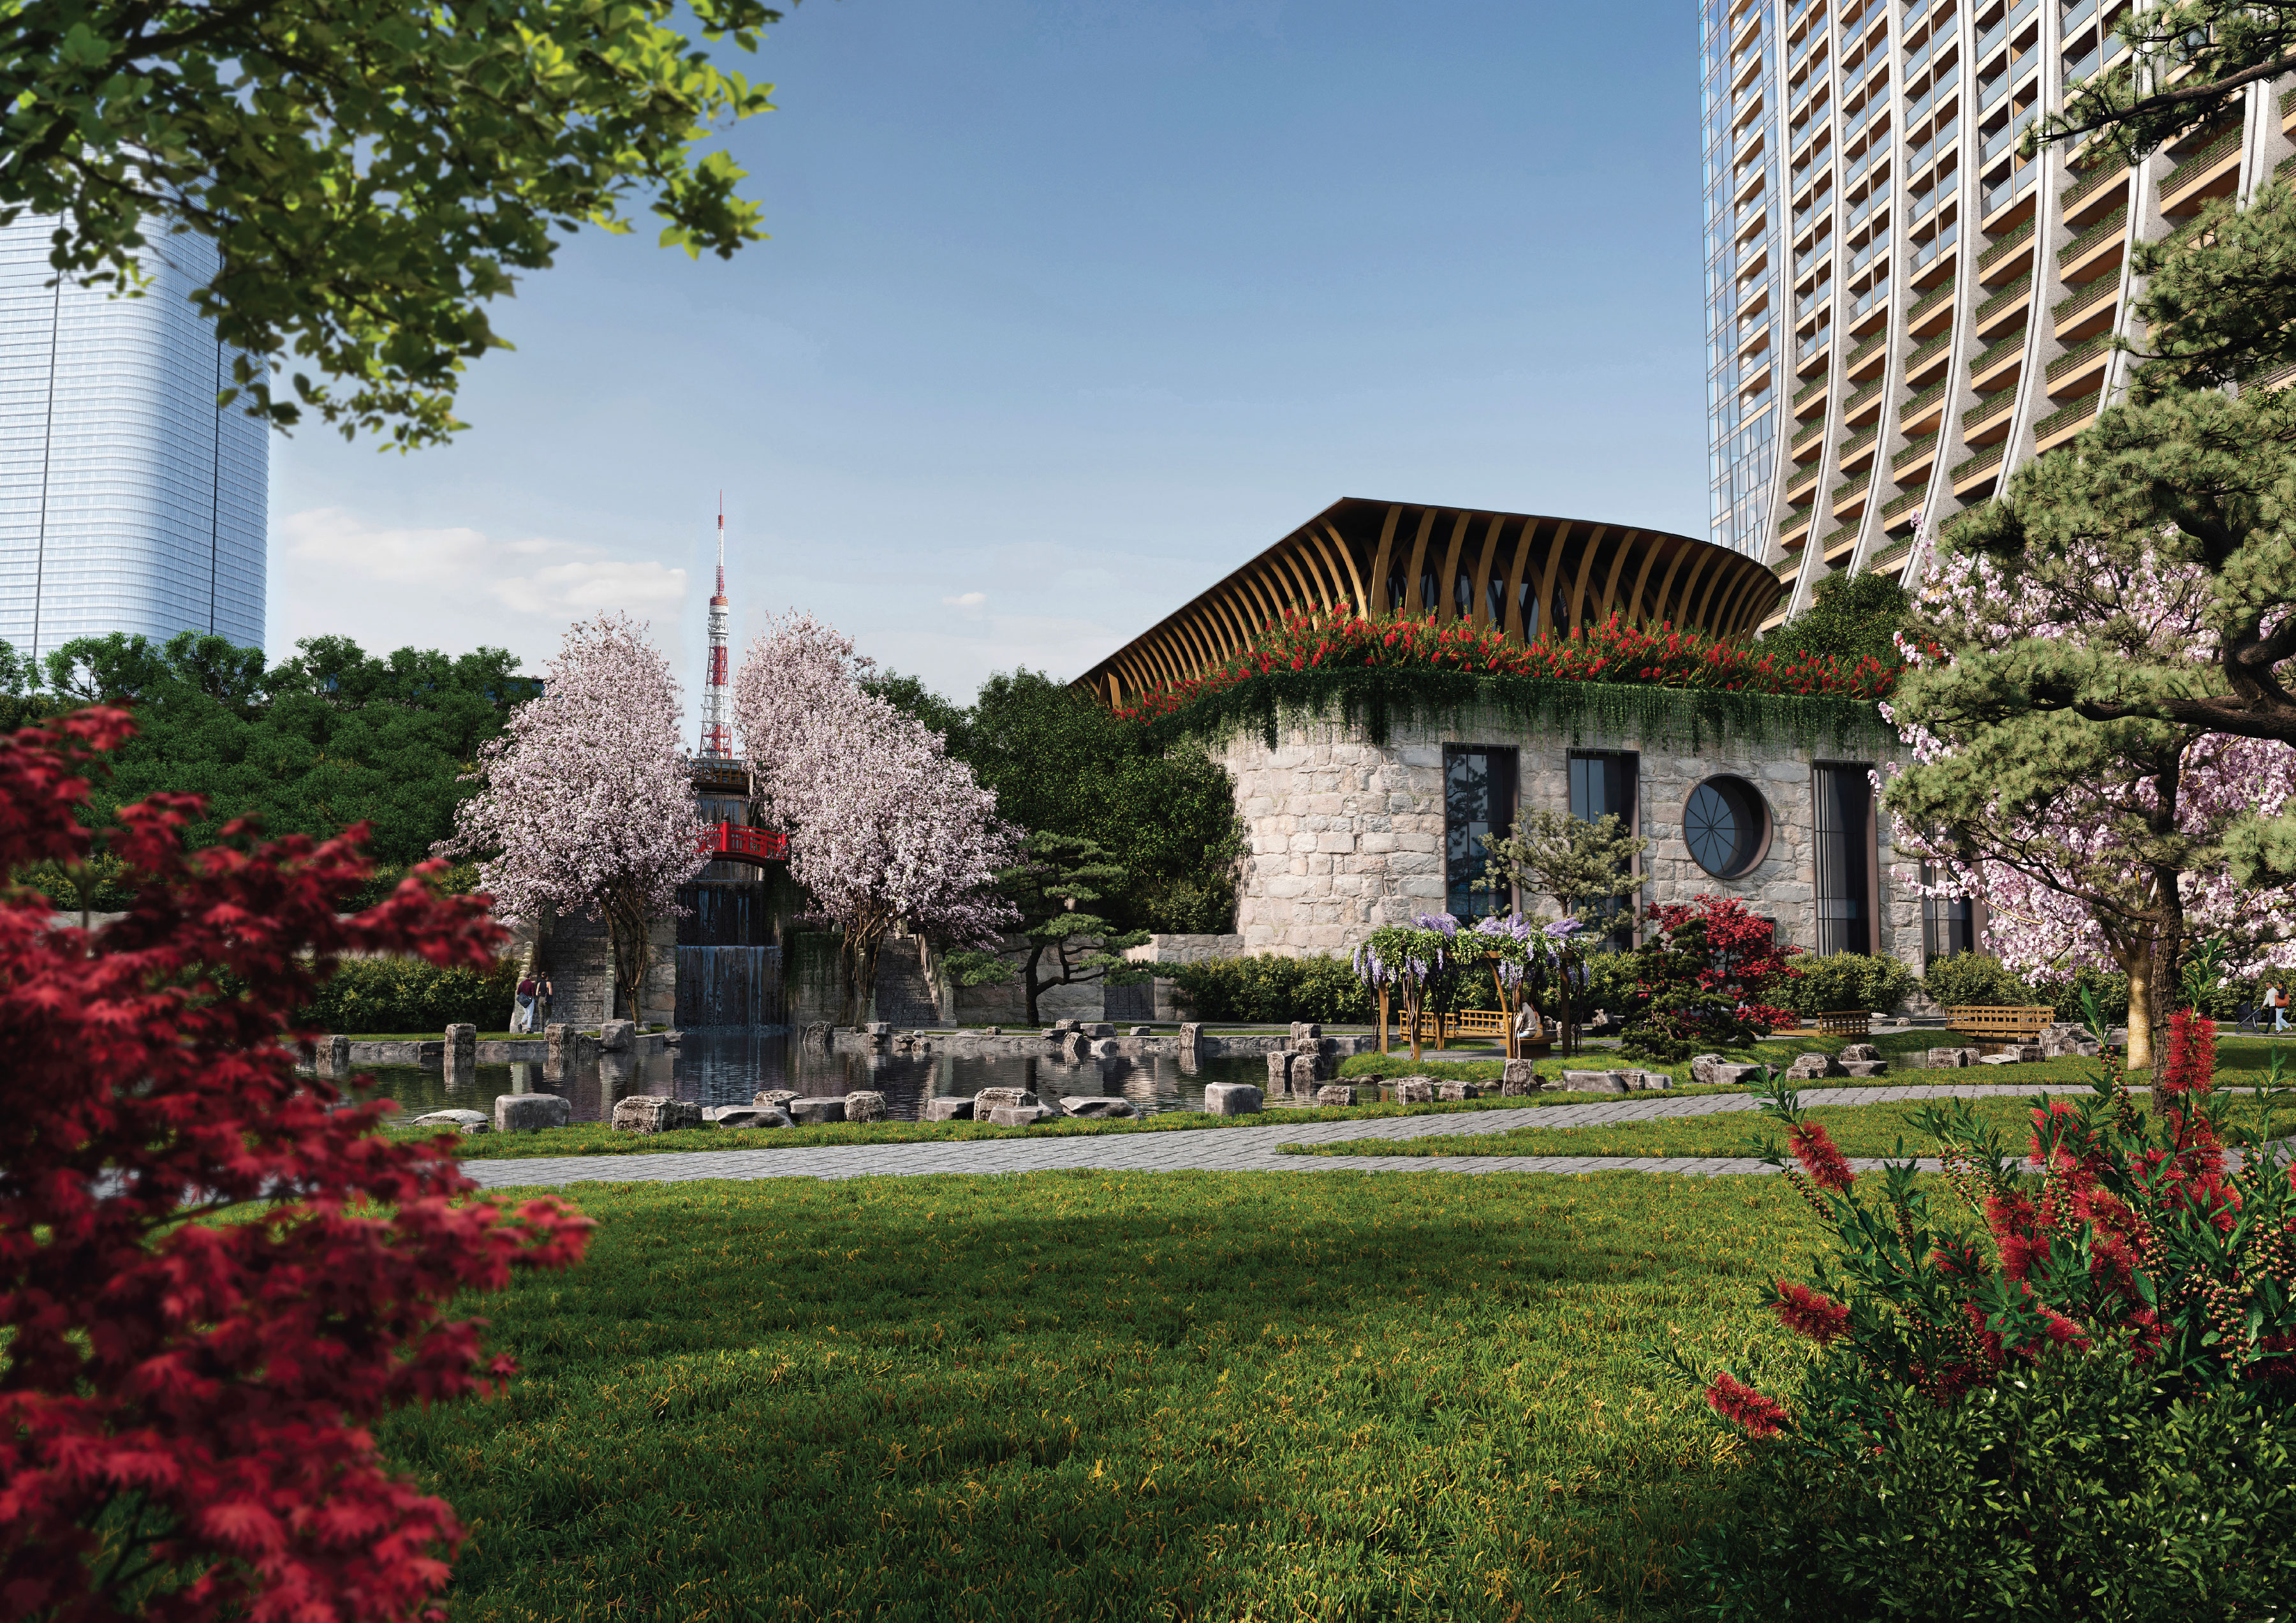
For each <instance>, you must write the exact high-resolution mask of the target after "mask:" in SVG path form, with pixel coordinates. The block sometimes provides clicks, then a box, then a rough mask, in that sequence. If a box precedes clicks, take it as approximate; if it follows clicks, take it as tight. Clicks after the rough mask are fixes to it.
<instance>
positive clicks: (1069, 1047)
mask: <svg viewBox="0 0 2296 1623" xmlns="http://www.w3.org/2000/svg"><path fill="white" fill-rule="evenodd" d="M1090 1041H1091V1039H1090V1038H1089V1037H1087V1036H1086V1035H1085V1034H1083V1033H1082V1032H1080V1031H1064V1032H1062V1034H1060V1035H1059V1036H1057V1037H1055V1038H1054V1039H1053V1048H1054V1052H1056V1053H1058V1054H1059V1055H1060V1057H1061V1058H1062V1059H1083V1058H1084V1056H1085V1044H1086V1043H1087V1042H1090Z"/></svg>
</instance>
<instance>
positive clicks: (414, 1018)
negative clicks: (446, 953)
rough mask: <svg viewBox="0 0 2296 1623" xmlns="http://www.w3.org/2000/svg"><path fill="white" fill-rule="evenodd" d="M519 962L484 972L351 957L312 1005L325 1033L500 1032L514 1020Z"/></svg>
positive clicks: (507, 961) (503, 961)
mask: <svg viewBox="0 0 2296 1623" xmlns="http://www.w3.org/2000/svg"><path fill="white" fill-rule="evenodd" d="M517 989H518V964H517V962H516V961H515V960H512V959H506V958H505V959H499V960H496V963H495V967H494V968H492V969H490V970H488V971H487V972H486V973H485V974H483V975H482V974H480V973H479V972H478V971H476V970H473V969H442V968H439V966H438V965H436V964H430V963H425V962H423V961H422V960H421V959H419V958H357V959H352V960H348V961H347V962H346V963H344V964H343V966H342V967H341V968H340V969H338V970H337V971H336V972H335V978H334V979H332V980H331V981H329V982H328V983H327V984H326V985H325V986H324V987H322V988H321V989H320V992H319V996H318V999H317V1001H316V1002H314V1003H313V1004H312V1005H311V1009H310V1014H309V1018H310V1020H311V1023H312V1024H313V1025H315V1026H318V1027H319V1028H320V1029H321V1030H323V1031H327V1032H341V1033H347V1034H357V1033H360V1032H407V1031H436V1032H443V1031H445V1030H446V1029H447V1026H455V1025H468V1026H477V1027H478V1028H479V1029H480V1031H500V1030H502V1029H503V1027H504V1026H505V1025H506V1024H507V1023H508V1022H509V1020H510V1009H511V998H512V994H513V993H515V992H516V991H517Z"/></svg>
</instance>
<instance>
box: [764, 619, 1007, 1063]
mask: <svg viewBox="0 0 2296 1623" xmlns="http://www.w3.org/2000/svg"><path fill="white" fill-rule="evenodd" d="M868 669H869V662H868V661H866V660H863V659H857V658H856V657H855V655H854V652H853V643H852V639H851V638H847V637H844V636H842V635H840V633H839V632H837V631H836V630H832V629H831V628H830V627H828V626H826V625H824V624H822V623H821V622H818V621H816V620H815V619H814V618H813V617H812V616H810V615H791V616H787V617H785V618H783V619H779V620H777V621H776V622H775V623H774V626H773V628H772V629H771V630H768V631H767V632H766V633H765V634H764V635H763V636H761V637H759V638H758V639H757V640H756V641H755V642H753V643H751V644H750V650H749V653H748V654H747V655H745V656H744V657H743V659H742V669H741V671H740V673H739V674H738V675H737V676H736V677H735V679H734V721H735V722H736V723H737V725H738V726H739V727H740V729H741V737H742V749H743V750H744V751H745V752H746V753H747V754H748V757H749V762H750V775H751V779H752V780H753V783H754V785H755V787H756V790H757V793H758V795H759V796H760V797H761V798H762V799H764V800H765V801H767V803H769V804H770V806H771V808H772V811H771V815H772V819H773V821H774V822H775V824H776V825H777V826H778V827H779V828H781V829H782V831H783V833H785V834H787V835H788V836H789V840H790V871H791V875H792V876H793V877H795V878H796V880H797V881H798V883H799V884H800V885H802V886H805V888H806V890H807V891H808V892H809V893H810V894H812V896H813V898H814V900H815V901H816V902H818V903H819V904H820V906H821V908H822V910H824V912H826V913H827V914H828V915H829V916H830V917H831V918H832V919H834V920H835V921H836V923H837V926H838V929H839V933H840V947H841V951H842V953H843V956H844V960H845V972H846V988H847V992H846V996H847V999H848V1002H847V1008H846V1018H847V1020H848V1022H849V1023H856V1024H857V1023H858V1022H859V1021H860V1020H861V1019H862V1018H863V1017H864V1013H863V1011H864V1010H865V1009H867V1008H868V1007H869V1006H870V1005H871V1003H872V1002H873V1000H874V997H875V989H876V985H877V953H878V950H879V948H880V947H881V946H882V945H883V944H884V940H885V937H886V936H887V935H890V934H891V933H892V931H893V929H894V927H896V925H898V924H901V923H906V924H907V925H908V926H909V927H911V928H914V929H916V930H921V931H922V932H923V933H924V934H925V935H929V936H931V937H932V938H933V939H934V940H936V941H938V942H939V943H941V944H943V945H944V946H947V947H952V948H955V949H958V950H968V949H969V950H972V951H975V952H988V951H990V950H992V949H994V948H995V947H996V944H997V943H998V941H999V940H1000V938H1001V937H1002V936H1003V935H1004V933H1005V931H1006V930H1008V929H1010V928H1011V927H1013V924H1015V923H1016V922H1018V920H1019V917H1020V915H1019V914H1018V913H1016V912H1015V911H1014V910H1013V905H1012V903H1010V902H1007V901H1005V899H1004V898H1003V897H1002V896H1000V895H998V894H996V888H995V884H996V875H997V873H998V871H999V870H1000V869H1005V868H1007V867H1009V866H1010V865H1011V864H1012V862H1013V857H1014V854H1015V852H1016V849H1017V845H1018V831H1017V830H1016V829H1014V828H1013V827H1012V826H1011V825H1009V824H1007V823H1005V821H1003V820H1001V819H1000V818H998V816H997V815H996V795H993V794H991V793H989V792H988V790H986V789H983V788H982V787H980V784H979V783H977V782H976V781H974V779H973V776H972V769H971V768H970V767H967V766H966V765H965V764H964V762H958V761H952V760H950V759H949V758H948V755H947V751H946V749H945V748H944V746H943V744H942V740H941V737H940V735H939V734H938V733H935V732H934V731H932V730H931V729H930V728H928V727H926V726H925V725H924V724H923V723H922V721H918V720H917V719H916V718H915V717H914V716H913V715H910V714H908V713H906V712H905V711H901V710H898V709H896V708H895V707H894V706H893V705H891V704H888V703H886V702H885V701H884V700H883V699H881V698H879V697H877V696H875V695H873V694H868V693H864V692H863V691H861V689H860V688H859V687H858V686H857V679H858V678H859V677H861V676H862V675H864V674H865V673H866V672H867V671H868Z"/></svg>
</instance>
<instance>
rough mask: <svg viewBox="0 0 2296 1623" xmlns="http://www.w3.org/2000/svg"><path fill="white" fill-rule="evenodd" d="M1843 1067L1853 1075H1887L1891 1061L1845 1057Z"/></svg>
mask: <svg viewBox="0 0 2296 1623" xmlns="http://www.w3.org/2000/svg"><path fill="white" fill-rule="evenodd" d="M1841 1068H1842V1069H1843V1070H1845V1071H1847V1072H1849V1074H1850V1075H1852V1076H1886V1075H1889V1072H1890V1062H1889V1061H1888V1060H1886V1059H1845V1060H1843V1061H1842V1062H1841Z"/></svg>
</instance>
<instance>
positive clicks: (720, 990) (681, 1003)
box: [677, 946, 784, 1027]
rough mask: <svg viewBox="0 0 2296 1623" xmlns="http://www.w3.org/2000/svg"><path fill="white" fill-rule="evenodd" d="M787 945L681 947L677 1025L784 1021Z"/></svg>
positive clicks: (780, 1022) (768, 1023)
mask: <svg viewBox="0 0 2296 1623" xmlns="http://www.w3.org/2000/svg"><path fill="white" fill-rule="evenodd" d="M783 1018H784V1017H783V1008H782V950H781V949H780V948H779V947H683V946H682V947H680V948H678V949H677V1024H678V1025H679V1026H681V1027H684V1026H779V1025H781V1024H783Z"/></svg>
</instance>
